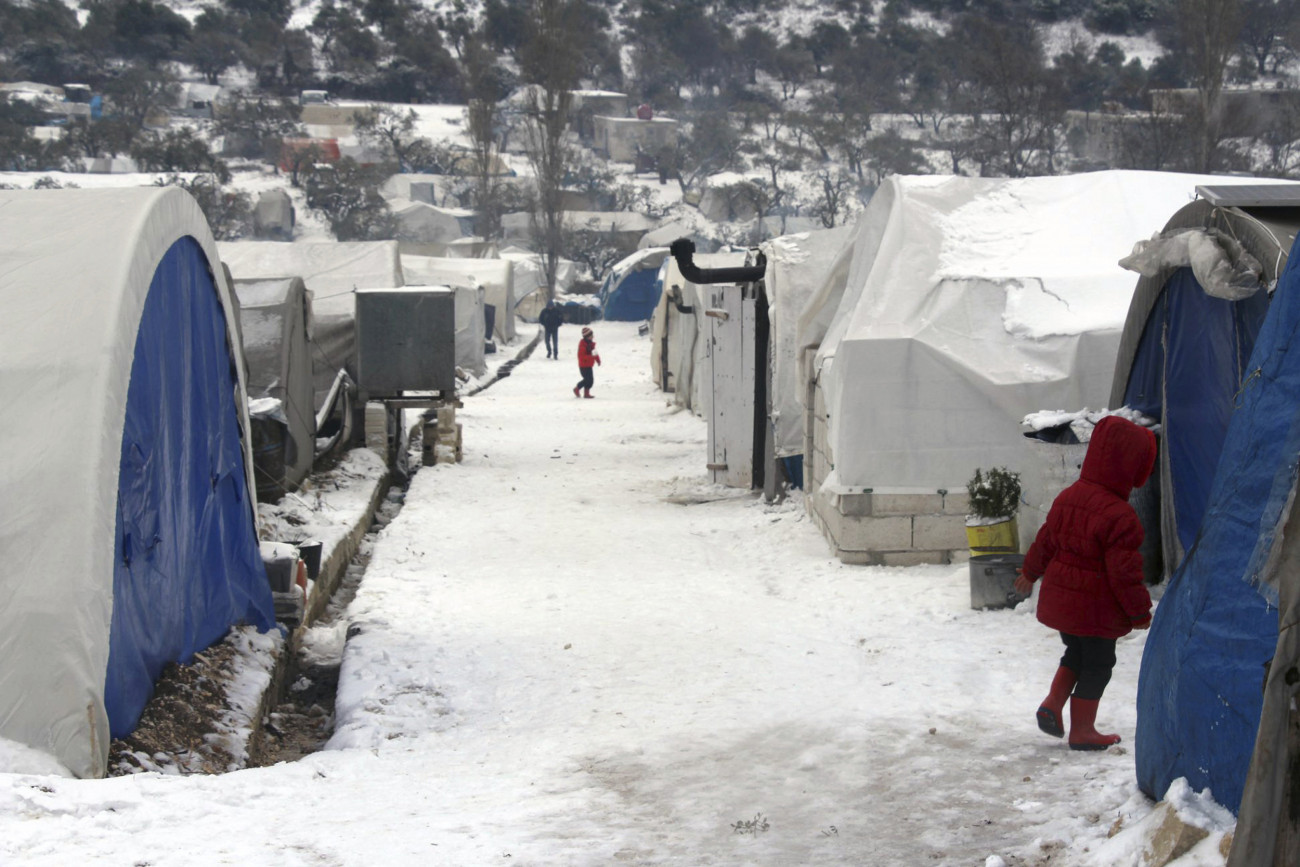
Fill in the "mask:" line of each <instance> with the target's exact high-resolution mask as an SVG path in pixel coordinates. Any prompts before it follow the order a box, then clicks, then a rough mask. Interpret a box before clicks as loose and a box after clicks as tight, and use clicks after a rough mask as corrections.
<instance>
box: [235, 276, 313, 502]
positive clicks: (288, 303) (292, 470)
mask: <svg viewBox="0 0 1300 867" xmlns="http://www.w3.org/2000/svg"><path fill="white" fill-rule="evenodd" d="M234 290H235V293H236V294H235V300H236V301H238V302H239V319H240V340H241V341H242V342H243V345H244V346H243V348H244V359H245V364H246V365H247V367H248V382H247V388H248V393H249V397H250V399H256V398H259V397H265V398H272V399H274V400H275V401H277V402H278V404H279V405H278V407H276V408H275V409H274V410H272V411H271V413H270V415H271V417H272V418H276V419H278V421H279V422H280V423H282V424H283V425H284V429H283V433H284V435H285V436H286V438H285V440H284V441H282V442H281V443H280V445H281V446H282V447H281V448H279V449H275V448H272V449H271V450H270V451H269V453H259V462H258V464H257V465H256V466H255V468H254V469H255V471H256V477H257V482H258V494H259V496H265V497H268V498H274V499H278V495H279V494H281V493H283V492H285V491H296V490H297V489H298V487H299V485H300V484H301V483H302V481H303V479H305V478H306V477H307V475H308V474H309V473H310V472H311V467H312V461H313V458H314V457H315V437H316V415H315V404H314V400H315V397H314V393H313V384H312V366H311V345H310V343H309V335H308V329H309V328H310V325H311V303H310V297H311V296H310V294H309V293H308V292H307V290H306V287H305V286H304V284H303V282H302V279H301V278H298V277H294V278H291V279H283V280H248V281H245V280H237V281H235V286H234ZM257 432H258V428H257V426H256V424H255V425H254V435H255V436H256V434H257ZM264 445H267V444H265V443H264ZM272 445H273V444H272ZM268 458H269V459H268ZM268 473H269V475H268Z"/></svg>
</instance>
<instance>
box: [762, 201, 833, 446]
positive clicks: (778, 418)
mask: <svg viewBox="0 0 1300 867" xmlns="http://www.w3.org/2000/svg"><path fill="white" fill-rule="evenodd" d="M850 237H851V229H850V227H848V226H840V227H838V228H834V229H825V230H822V231H819V232H802V233H799V234H797V235H786V236H783V237H780V238H774V239H772V240H771V241H768V242H766V243H764V244H762V245H760V247H759V249H760V250H761V251H762V252H763V255H764V256H766V257H767V274H766V275H765V276H764V278H763V282H764V283H765V284H766V290H767V304H768V318H769V327H770V329H771V337H770V346H771V381H772V385H771V391H770V403H771V412H770V416H769V417H770V419H771V422H772V430H773V449H774V451H775V454H776V457H778V458H789V457H794V456H796V455H802V454H803V449H804V435H803V434H804V416H803V401H804V394H803V386H802V380H801V378H800V376H799V317H800V316H801V315H802V313H803V311H804V309H805V308H806V307H807V306H808V303H809V301H811V299H812V298H813V296H814V295H815V294H816V293H817V292H818V290H820V289H821V287H822V285H823V284H824V283H825V282H826V279H827V277H828V276H829V274H830V272H831V270H832V268H833V267H834V265H835V261H836V258H837V257H838V255H839V253H840V251H841V250H843V249H844V246H845V244H846V243H847V242H848V240H849V238H850Z"/></svg>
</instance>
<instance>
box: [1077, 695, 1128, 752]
mask: <svg viewBox="0 0 1300 867" xmlns="http://www.w3.org/2000/svg"><path fill="white" fill-rule="evenodd" d="M1100 701H1101V700H1100V699H1088V698H1079V697H1078V696H1075V697H1074V698H1071V699H1070V749H1072V750H1104V749H1106V747H1109V746H1111V745H1113V744H1117V743H1119V742H1120V737H1119V735H1108V734H1102V733H1101V732H1099V731H1097V729H1096V728H1094V724H1095V723H1096V722H1097V705H1098V704H1099V703H1100Z"/></svg>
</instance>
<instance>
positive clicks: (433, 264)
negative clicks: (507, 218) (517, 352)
mask: <svg viewBox="0 0 1300 867" xmlns="http://www.w3.org/2000/svg"><path fill="white" fill-rule="evenodd" d="M402 273H403V275H404V277H405V278H406V282H407V285H413V286H414V285H426V286H469V287H473V288H481V289H483V291H484V303H487V304H491V305H492V306H493V307H494V308H495V310H496V312H495V314H494V316H495V318H494V320H493V327H492V332H493V334H495V335H496V336H497V338H498V339H499V340H501V341H502V342H503V343H509V342H510V341H511V340H514V339H515V334H516V330H515V314H514V310H515V280H514V268H513V266H512V264H511V263H510V262H507V261H506V260H504V259H457V258H445V257H438V256H413V255H406V254H404V255H403V256H402Z"/></svg>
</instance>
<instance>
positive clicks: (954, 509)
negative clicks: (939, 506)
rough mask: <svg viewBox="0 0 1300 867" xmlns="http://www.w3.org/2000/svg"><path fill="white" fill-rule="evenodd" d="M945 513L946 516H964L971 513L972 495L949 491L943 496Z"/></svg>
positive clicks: (961, 491) (963, 491) (962, 491)
mask: <svg viewBox="0 0 1300 867" xmlns="http://www.w3.org/2000/svg"><path fill="white" fill-rule="evenodd" d="M943 513H944V514H945V515H962V516H965V515H967V514H969V513H970V494H968V493H966V491H965V490H964V489H963V490H960V491H949V492H948V493H946V494H944V496H943Z"/></svg>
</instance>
